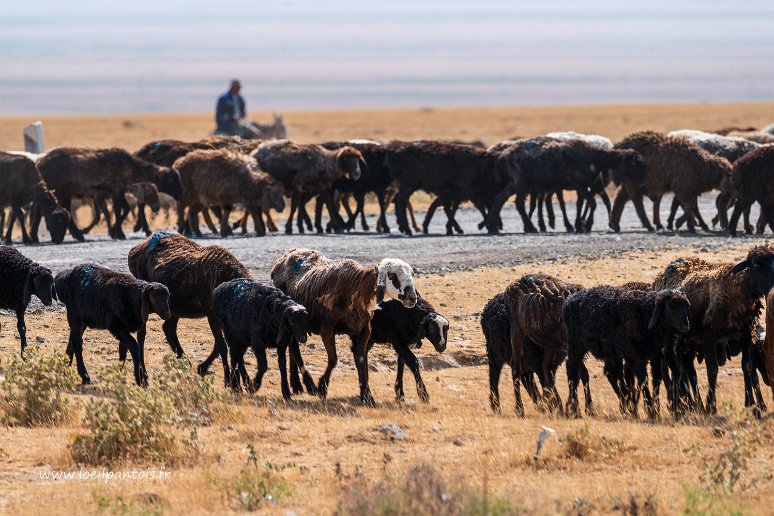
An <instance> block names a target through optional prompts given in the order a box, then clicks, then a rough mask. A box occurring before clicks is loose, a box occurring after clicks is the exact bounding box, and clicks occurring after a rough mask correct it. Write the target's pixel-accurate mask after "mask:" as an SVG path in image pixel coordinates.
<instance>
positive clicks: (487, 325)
mask: <svg viewBox="0 0 774 516" xmlns="http://www.w3.org/2000/svg"><path fill="white" fill-rule="evenodd" d="M505 300H506V298H505V293H504V292H500V293H499V294H497V295H495V296H494V297H493V298H492V299H490V300H489V301H488V302H487V304H486V305H485V306H484V309H483V310H482V311H481V320H480V323H481V330H482V331H483V333H484V338H485V340H486V356H487V362H488V364H489V404H490V406H491V407H492V412H494V413H499V412H500V388H499V384H500V373H501V371H502V368H503V365H504V364H510V363H511V355H512V348H511V327H510V322H509V320H508V308H507V306H506V302H505ZM546 353H547V351H546V350H545V349H544V348H542V347H540V346H538V345H537V344H535V342H534V341H533V340H532V339H529V338H527V339H525V340H524V356H523V359H522V363H521V371H522V375H521V381H522V382H524V386H525V388H526V389H527V393H528V394H529V396H530V397H531V398H532V401H533V402H534V403H535V404H536V405H538V407H540V406H541V405H539V404H538V390H537V385H535V379H534V374H533V373H537V376H538V379H539V380H540V384H541V386H543V388H545V386H546V381H545V375H544V374H543V361H544V360H545V358H546ZM548 353H551V352H548ZM565 356H566V353H564V352H559V353H552V356H551V357H549V367H550V368H551V370H552V371H553V374H554V375H556V370H557V368H558V367H559V366H560V365H561V363H562V362H564V359H565ZM583 371H585V373H586V375H585V377H584V380H583V384H584V385H585V386H586V388H588V385H589V377H588V371H587V370H586V369H585V366H584V367H583ZM515 375H516V373H515V371H514V370H513V369H511V376H512V377H513V379H514V380H515ZM519 388H520V386H519V384H517V383H516V382H515V381H514V389H519ZM519 396H520V395H519ZM587 398H588V399H590V396H588V397H587Z"/></svg>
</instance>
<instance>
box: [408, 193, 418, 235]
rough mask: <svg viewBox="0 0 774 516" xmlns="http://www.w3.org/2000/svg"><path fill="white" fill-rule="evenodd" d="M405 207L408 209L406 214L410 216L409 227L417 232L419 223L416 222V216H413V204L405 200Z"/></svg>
mask: <svg viewBox="0 0 774 516" xmlns="http://www.w3.org/2000/svg"><path fill="white" fill-rule="evenodd" d="M406 208H407V209H408V214H409V216H410V217H411V227H413V228H414V231H415V232H417V233H418V232H419V224H417V218H416V217H415V216H414V206H412V205H411V201H407V202H406Z"/></svg>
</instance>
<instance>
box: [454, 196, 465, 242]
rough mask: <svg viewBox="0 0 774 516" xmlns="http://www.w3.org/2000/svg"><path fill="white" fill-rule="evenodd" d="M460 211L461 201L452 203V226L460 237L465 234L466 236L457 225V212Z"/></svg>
mask: <svg viewBox="0 0 774 516" xmlns="http://www.w3.org/2000/svg"><path fill="white" fill-rule="evenodd" d="M459 209H460V201H459V199H457V200H455V201H454V202H453V203H452V206H451V223H452V225H453V227H454V231H455V232H456V233H457V234H458V235H463V234H465V232H464V231H463V230H462V228H461V227H460V225H459V224H458V223H457V210H459Z"/></svg>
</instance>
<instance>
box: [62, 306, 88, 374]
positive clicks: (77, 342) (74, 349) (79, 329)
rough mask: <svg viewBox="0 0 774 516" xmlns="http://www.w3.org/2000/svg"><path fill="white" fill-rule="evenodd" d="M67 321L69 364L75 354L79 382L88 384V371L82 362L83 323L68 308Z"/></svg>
mask: <svg viewBox="0 0 774 516" xmlns="http://www.w3.org/2000/svg"><path fill="white" fill-rule="evenodd" d="M67 322H68V323H69V325H70V339H69V341H68V343H67V356H69V357H70V364H71V365H72V363H73V355H75V363H76V365H77V368H78V375H79V376H80V377H81V383H83V384H84V385H88V384H90V383H91V378H89V373H88V371H86V365H85V364H84V363H83V332H84V331H85V330H86V328H85V325H84V324H83V322H81V321H80V320H79V319H78V317H76V316H75V315H73V314H72V312H70V310H69V309H68V310H67Z"/></svg>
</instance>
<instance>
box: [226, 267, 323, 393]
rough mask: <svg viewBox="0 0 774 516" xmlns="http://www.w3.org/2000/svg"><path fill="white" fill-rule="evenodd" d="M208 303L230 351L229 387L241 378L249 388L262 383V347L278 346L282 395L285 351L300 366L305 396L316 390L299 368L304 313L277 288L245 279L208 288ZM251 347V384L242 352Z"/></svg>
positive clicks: (287, 390)
mask: <svg viewBox="0 0 774 516" xmlns="http://www.w3.org/2000/svg"><path fill="white" fill-rule="evenodd" d="M212 306H213V310H214V312H215V315H216V316H217V318H218V320H219V321H220V324H221V327H222V329H223V336H224V337H225V340H226V343H227V344H228V347H229V352H230V354H231V369H232V376H231V387H232V388H233V389H239V379H240V376H241V377H242V379H243V380H244V383H245V385H246V386H247V388H248V390H249V391H250V392H255V391H257V390H258V389H260V387H261V382H262V380H263V375H264V374H265V373H266V371H267V370H268V365H267V364H266V348H267V347H269V348H270V347H276V348H277V362H278V366H279V371H280V376H281V382H280V385H281V389H282V397H283V398H285V399H288V400H289V399H290V397H291V396H290V387H288V375H287V367H286V364H285V361H286V358H285V350H286V349H287V348H288V347H289V348H290V355H291V357H292V359H293V361H294V363H296V364H300V365H301V366H300V367H301V371H302V372H303V374H304V382H305V383H306V385H307V387H308V389H309V391H310V394H311V393H313V392H314V391H315V387H314V382H313V381H312V378H311V376H310V375H309V373H308V372H307V371H306V369H305V368H304V367H303V360H302V358H301V352H300V351H299V348H298V345H299V343H301V344H303V343H304V342H306V336H307V328H308V325H309V313H308V312H307V311H306V308H304V307H303V306H301V305H299V304H298V303H296V302H295V301H293V300H292V299H291V298H290V297H288V296H286V295H285V294H284V293H283V292H282V291H281V290H280V289H278V288H275V287H273V286H271V285H267V284H263V283H258V282H256V281H253V280H250V279H247V278H238V279H233V280H231V281H227V282H225V283H221V284H220V285H218V287H216V288H215V290H214V291H213V292H212ZM250 347H251V348H252V349H253V352H254V353H255V356H256V358H257V360H258V372H257V373H256V375H255V379H254V380H253V381H252V382H251V381H250V379H249V377H248V376H247V371H246V370H245V364H244V355H245V351H246V350H247V349H248V348H250Z"/></svg>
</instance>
